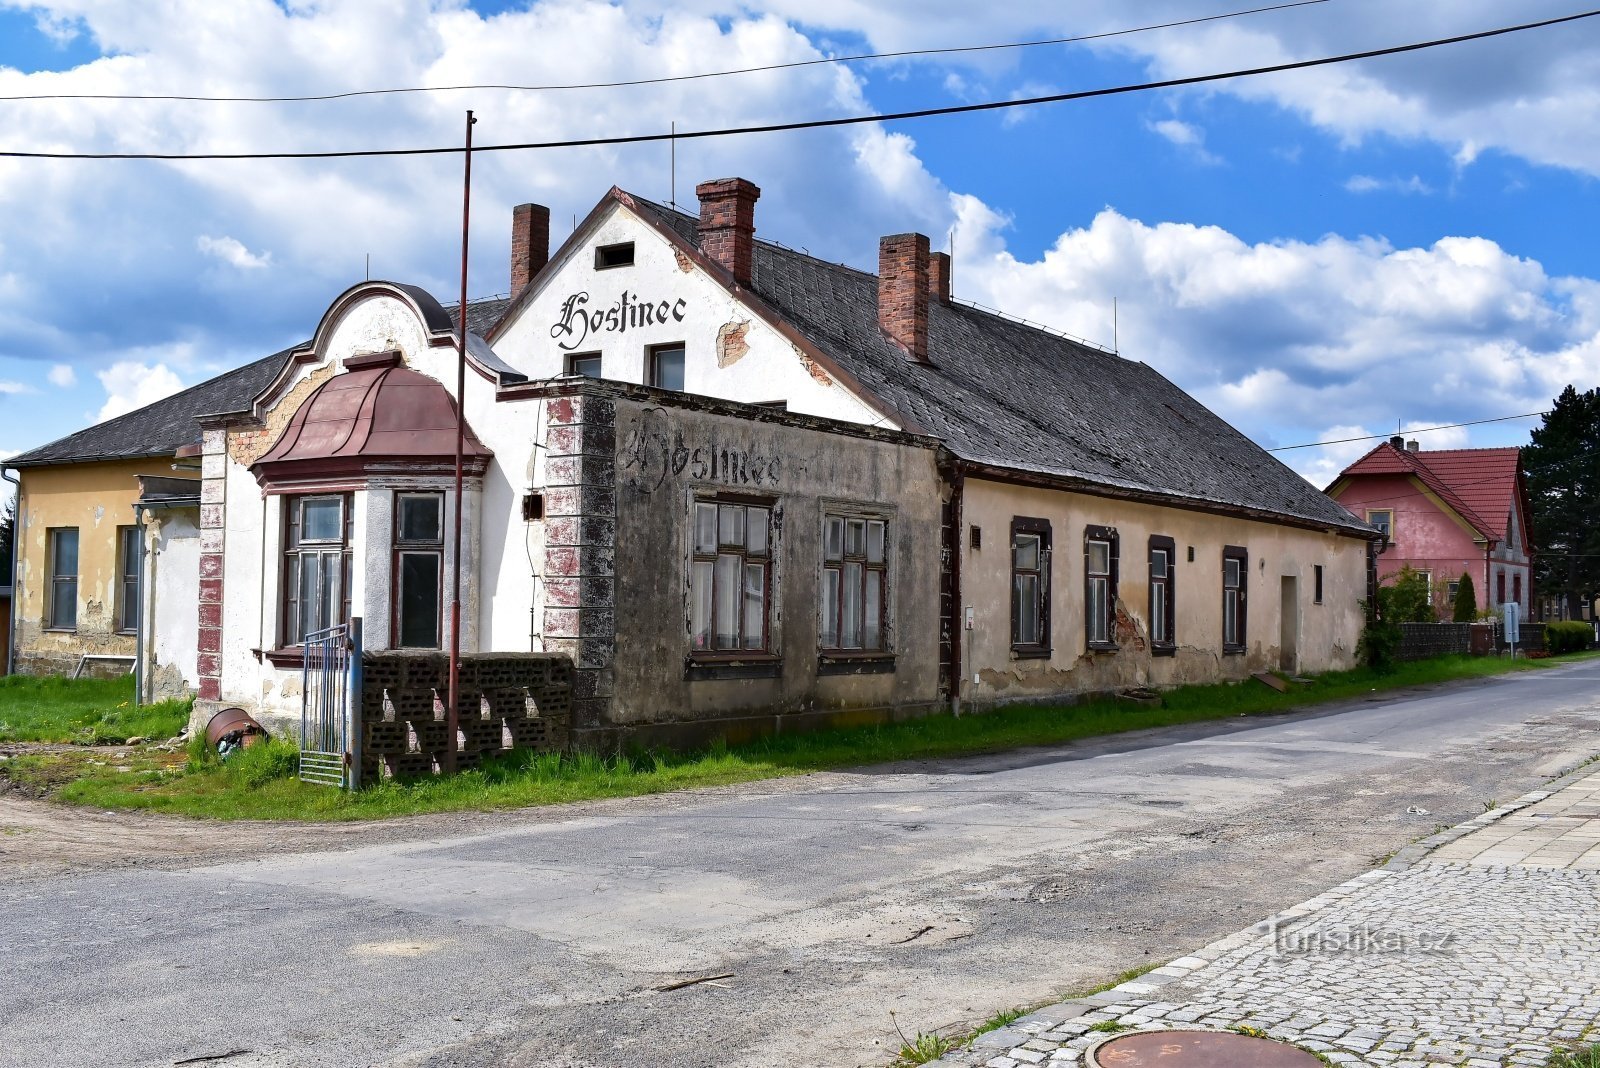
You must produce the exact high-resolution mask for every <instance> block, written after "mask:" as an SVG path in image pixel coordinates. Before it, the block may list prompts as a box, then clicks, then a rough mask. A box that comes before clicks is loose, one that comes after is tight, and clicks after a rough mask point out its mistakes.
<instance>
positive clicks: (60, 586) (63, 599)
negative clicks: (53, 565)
mask: <svg viewBox="0 0 1600 1068" xmlns="http://www.w3.org/2000/svg"><path fill="white" fill-rule="evenodd" d="M50 624H51V626H55V627H62V628H71V627H75V626H77V625H78V584H77V583H76V582H72V581H63V582H57V583H55V585H54V586H53V588H52V590H51V603H50Z"/></svg>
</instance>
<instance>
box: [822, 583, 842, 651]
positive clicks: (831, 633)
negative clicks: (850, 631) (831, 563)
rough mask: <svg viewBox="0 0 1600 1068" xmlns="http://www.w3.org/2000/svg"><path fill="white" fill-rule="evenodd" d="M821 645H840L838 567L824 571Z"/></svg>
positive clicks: (830, 646)
mask: <svg viewBox="0 0 1600 1068" xmlns="http://www.w3.org/2000/svg"><path fill="white" fill-rule="evenodd" d="M821 645H822V647H823V648H824V649H837V648H838V647H839V569H838V568H836V567H829V568H824V569H823V571H822V634H821Z"/></svg>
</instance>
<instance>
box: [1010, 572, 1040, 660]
mask: <svg viewBox="0 0 1600 1068" xmlns="http://www.w3.org/2000/svg"><path fill="white" fill-rule="evenodd" d="M1012 608H1013V612H1012V630H1014V631H1015V632H1016V635H1017V641H1018V642H1020V643H1021V644H1023V645H1037V644H1038V642H1039V630H1040V627H1039V576H1038V575H1027V574H1023V575H1018V576H1017V577H1016V584H1015V587H1014V589H1013V593H1012Z"/></svg>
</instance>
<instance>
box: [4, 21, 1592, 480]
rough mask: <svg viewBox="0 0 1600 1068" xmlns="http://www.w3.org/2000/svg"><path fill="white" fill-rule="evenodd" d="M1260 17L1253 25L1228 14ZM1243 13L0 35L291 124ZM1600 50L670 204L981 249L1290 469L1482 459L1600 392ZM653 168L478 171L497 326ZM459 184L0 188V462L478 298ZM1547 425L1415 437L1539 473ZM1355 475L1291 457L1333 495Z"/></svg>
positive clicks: (1489, 50) (839, 141) (975, 287)
mask: <svg viewBox="0 0 1600 1068" xmlns="http://www.w3.org/2000/svg"><path fill="white" fill-rule="evenodd" d="M1234 6H1237V7H1247V6H1251V5H1246V4H1238V5H1234ZM1229 9H1230V5H1229V4H1227V3H1226V2H1225V0H1223V2H1203V0H1148V2H1146V3H1141V4H1138V5H1128V4H1121V3H1114V2H1111V0H1079V2H1073V3H1061V4H1054V5H1039V4H1004V3H999V4H989V5H972V4H970V3H967V2H965V0H923V2H921V3H901V4H894V3H877V4H873V5H869V6H864V5H861V4H858V3H855V2H853V0H807V2H806V3H800V2H799V0H770V2H769V3H766V4H744V3H730V2H725V0H678V2H674V3H665V2H655V0H650V2H644V0H640V2H630V3H615V4H604V3H598V2H587V0H552V2H539V3H528V2H523V3H499V4H493V5H487V4H477V5H463V4H455V3H443V4H441V3H428V2H426V0H385V2H381V3H379V2H372V3H347V4H340V5H336V6H317V5H311V4H304V3H288V4H284V5H279V4H273V3H270V2H269V0H232V2H230V3H228V4H214V3H208V2H205V0H174V2H173V3H170V4H162V5H138V4H132V3H129V2H119V3H101V2H98V0H60V2H46V3H40V4H27V3H24V4H17V3H14V2H13V0H0V95H12V94H27V93H38V92H146V93H148V92H178V93H210V94H268V95H271V94H285V93H297V92H324V91H339V90H346V89H359V88H374V87H386V86H392V85H401V84H415V85H423V84H428V85H444V84H456V83H463V82H516V83H527V82H564V81H597V80H611V79H622V78H635V77H648V76H658V75H664V74H683V73H690V72H697V71H704V70H708V69H719V68H728V67H742V66H753V65H761V64H766V63H773V62H793V61H799V60H806V59H812V58H816V57H819V56H823V55H839V54H851V53H857V52H864V51H886V50H902V49H915V48H937V47H944V46H959V45H972V44H980V43H991V42H998V41H1008V40H1010V41H1014V40H1027V39H1038V38H1042V37H1057V36H1066V35H1073V34H1079V33H1093V32H1104V31H1107V30H1114V29H1122V28H1126V27H1130V26H1136V25H1140V24H1144V23H1152V22H1161V21H1167V20H1171V19H1181V18H1188V17H1195V16H1199V15H1209V14H1216V13H1219V12H1223V11H1227V10H1229ZM1576 9H1577V6H1575V5H1572V4H1570V3H1567V4H1563V3H1559V2H1555V0H1528V2H1522V3H1517V4H1509V3H1504V2H1491V0H1326V2H1325V3H1321V4H1316V5H1312V6H1308V7H1302V8H1298V9H1295V10H1292V11H1283V12H1277V13H1271V14H1261V15H1253V16H1249V17H1245V18H1240V19H1236V20H1222V21H1217V22H1212V23H1208V24H1205V25H1204V26H1198V27H1185V28H1174V29H1170V30H1165V31H1160V32H1156V33H1148V34H1135V35H1127V36H1122V37H1116V38H1109V39H1104V40H1102V41H1099V42H1096V43H1094V44H1087V45H1070V46H1050V47H1041V48H1031V49H1023V50H1015V51H1006V52H986V53H981V54H975V55H974V54H969V55H963V56H946V57H922V58H916V59H909V60H895V61H889V62H877V63H870V64H865V63H864V64H849V65H833V66H810V67H804V68H800V69H798V70H792V71H787V72H773V73H765V74H758V75H743V76H739V77H735V78H725V79H709V80H700V81H693V82H679V83H675V84H672V85H668V86H658V87H650V88H635V89H616V90H592V91H582V92H564V93H544V94H528V93H522V94H517V93H506V92H499V91H480V92H474V93H439V94H433V95H430V96H426V97H422V96H413V97H384V98H377V99H367V100H358V101H351V102H344V103H321V104H278V105H245V104H233V105H222V104H173V103H150V102H120V103H109V102H87V101H64V102H52V103H39V102H0V108H5V109H6V110H7V112H8V116H7V121H6V122H5V123H4V124H3V125H0V129H3V130H4V131H5V133H4V134H3V135H0V142H4V147H8V148H19V149H22V148H40V147H52V148H76V149H84V150H140V149H147V150H148V149H157V150H170V149H188V150H197V151H198V150H205V149H221V150H250V149H323V148H346V147H375V146H392V145H418V144H447V143H451V142H453V141H455V140H456V139H458V138H459V130H460V122H461V112H462V110H463V109H464V108H466V107H469V106H470V107H473V108H475V109H476V110H477V111H478V112H479V114H480V116H481V117H482V122H481V124H480V126H479V127H478V131H477V136H478V137H479V139H480V142H495V141H518V140H534V139H543V138H548V137H562V136H584V135H587V134H594V133H640V132H654V131H657V130H664V129H665V128H666V127H667V124H668V123H669V122H670V121H673V120H676V121H677V122H678V123H679V125H680V127H681V128H685V129H693V128H706V127H713V126H727V125H742V124H752V123H761V122H773V121H789V120H795V119H802V118H810V117H825V116H832V115H841V114H850V113H857V112H862V111H873V110H879V111H893V110H899V109H905V108H914V107H921V106H938V105H943V104H949V103H957V102H969V101H976V100H986V99H1004V98H1013V97H1020V96H1030V95H1038V94H1044V93H1050V92H1059V91H1069V90H1074V89H1082V88H1092V87H1096V86H1102V85H1111V84H1119V83H1127V82H1136V81H1141V80H1145V79H1150V78H1161V77H1171V76H1176V75H1185V74H1193V73H1203V72H1208V71H1217V70H1225V69H1231V68H1241V67H1248V66H1253V65H1258V64H1261V63H1270V62H1279V61H1282V60H1285V59H1293V58H1304V57H1312V56H1318V55H1327V54H1334V53H1340V52H1347V51H1355V50H1359V49H1364V48H1372V47H1381V46H1384V45H1389V44H1398V43H1404V42H1407V41H1413V40H1421V39H1425V38H1430V37H1438V36H1447V35H1451V34H1455V33H1462V32H1469V31H1472V30H1477V29H1485V28H1490V27H1493V26H1497V25H1504V24H1507V23H1511V22H1516V21H1525V20H1527V19H1532V18H1537V17H1541V16H1547V15H1556V14H1564V13H1567V12H1568V11H1571V10H1576ZM1597 86H1600V19H1595V20H1590V21H1588V22H1583V23H1577V24H1569V25H1567V26H1563V27H1559V28H1555V29H1550V30H1542V31H1534V32H1532V33H1528V34H1525V35H1520V36H1518V37H1516V38H1501V39H1498V40H1494V41H1487V42H1479V43H1473V44H1468V45H1461V46H1455V47H1452V48H1448V49H1444V50H1440V51H1437V52H1430V53H1422V54H1416V55H1411V56H1402V57H1395V58H1389V59H1381V60H1372V61H1367V62H1363V63H1361V64H1355V65H1351V66H1346V67H1338V68H1322V69H1319V70H1316V71H1309V72H1303V73H1297V74H1292V75H1275V76H1270V77H1266V78H1260V79H1253V80H1250V81H1248V82H1244V81H1241V82H1234V83H1221V84H1217V85H1212V86H1209V87H1206V88H1203V89H1188V90H1175V91H1162V92H1154V93H1142V94H1135V95H1129V96H1122V97H1115V98H1108V99H1103V100H1094V101H1086V102H1080V103H1066V104H1055V105H1048V106H1043V107H1038V108H1032V109H1028V110H1026V111H1011V112H1003V113H990V114H982V115H976V116H963V117H956V118H946V119H934V120H926V121H921V122H907V123H897V124H892V125H888V126H884V127H877V126H870V127H856V128H851V129H845V130H831V131H816V132H806V133H797V134H788V135H762V136H757V137H749V138H739V139H727V140H720V141H716V142H710V141H702V142H694V143H684V144H683V145H681V146H680V150H679V155H678V159H679V168H678V188H679V190H680V200H686V199H689V197H690V196H691V195H692V194H691V193H690V192H689V190H690V189H692V186H693V184H694V182H695V181H697V180H700V179H703V178H707V177H720V176H723V175H727V174H741V175H744V176H747V177H750V178H752V179H753V180H755V181H756V182H757V183H758V184H760V185H761V186H762V188H763V197H762V200H761V204H760V207H759V210H758V228H759V230H760V232H761V234H762V235H763V236H767V237H772V238H776V239H778V240H781V241H784V242H785V243H787V244H790V245H794V246H803V247H806V248H808V249H810V250H811V251H812V252H814V253H817V254H819V255H824V256H827V257H829V258H832V259H838V260H844V261H847V262H852V263H856V264H859V265H862V266H869V267H870V266H871V265H872V264H873V262H874V261H875V254H876V240H877V236H878V235H879V234H882V233H892V232H898V231H902V230H906V229H920V230H923V231H924V232H926V233H928V234H930V235H931V236H932V237H933V239H934V241H935V243H936V244H939V245H941V246H942V245H944V244H945V243H946V242H948V241H949V240H950V238H951V233H952V230H953V231H954V241H955V247H956V267H955V279H956V290H957V293H958V295H961V296H965V297H968V298H971V299H975V300H978V301H980V302H982V303H984V304H987V305H991V306H997V307H1000V308H1003V309H1005V310H1007V311H1010V312H1014V313H1016V314H1019V315H1023V316H1026V317H1028V318H1031V319H1034V320H1037V321H1041V322H1045V323H1049V324H1051V325H1054V326H1057V327H1060V328H1062V329H1066V330H1068V331H1070V332H1072V333H1075V334H1078V335H1081V336H1084V337H1087V338H1089V339H1091V340H1095V341H1099V342H1102V343H1106V344H1109V343H1110V342H1111V339H1112V327H1111V310H1110V309H1111V304H1112V301H1113V300H1115V301H1116V303H1117V308H1118V316H1117V318H1118V330H1117V333H1118V340H1119V342H1120V347H1121V350H1122V352H1123V354H1124V355H1126V356H1129V357H1130V358H1135V359H1141V360H1145V361H1146V362H1148V363H1151V364H1152V365H1154V366H1155V367H1157V368H1158V369H1159V370H1161V371H1162V372H1163V373H1165V374H1167V375H1168V376H1169V377H1171V378H1173V379H1174V380H1175V381H1177V382H1178V383H1179V384H1180V385H1182V386H1184V387H1185V388H1187V389H1189V390H1190V391H1191V392H1193V393H1195V394H1196V395H1197V396H1198V397H1199V398H1200V399H1201V400H1202V401H1203V402H1205V403H1206V404H1208V405H1210V406H1211V407H1213V408H1214V409H1216V410H1217V411H1219V412H1220V413H1221V414H1222V415H1223V416H1225V417H1226V418H1228V419H1229V420H1230V421H1232V422H1233V423H1235V425H1237V426H1239V427H1240V428H1241V429H1242V430H1244V431H1245V432H1246V433H1248V434H1250V435H1251V436H1252V437H1254V438H1255V439H1256V440H1258V441H1261V442H1263V443H1264V444H1268V445H1282V444H1294V443H1299V442H1305V441H1313V440H1323V439H1326V438H1332V437H1347V436H1352V435H1355V434H1362V433H1378V432H1386V431H1391V430H1392V429H1393V428H1394V426H1395V425H1396V422H1397V421H1399V422H1400V423H1402V424H1404V425H1406V426H1408V427H1418V426H1431V425H1435V424H1438V423H1449V422H1457V421H1460V420H1467V419H1482V418H1489V417H1494V416H1500V415H1507V414H1512V413H1517V412H1526V411H1533V410H1536V409H1538V408H1540V407H1542V406H1544V405H1545V404H1546V403H1547V402H1548V400H1549V398H1550V397H1552V396H1554V394H1555V393H1556V392H1558V391H1559V389H1560V388H1561V387H1562V386H1563V385H1565V384H1567V383H1568V382H1572V383H1574V384H1576V385H1577V386H1578V387H1579V388H1588V387H1591V386H1594V385H1596V384H1600V282H1597V281H1596V279H1600V264H1596V263H1595V262H1594V261H1595V256H1594V252H1593V248H1594V242H1593V224H1592V220H1593V219H1594V217H1595V207H1596V203H1595V201H1596V187H1595V178H1596V175H1597V174H1600V145H1597V144H1596V143H1595V139H1594V138H1593V135H1592V131H1593V129H1594V128H1595V125H1596V122H1597V120H1600V90H1597V88H1596V87H1597ZM666 163H667V161H666V152H665V150H664V149H662V148H660V147H659V146H641V147H638V148H620V149H614V150H583V151H563V152H557V153H546V154H541V155H536V154H521V155H512V154H505V155H501V156H496V157H487V156H486V157H481V159H480V164H479V169H478V171H477V176H478V181H477V184H476V188H475V207H474V218H475V226H474V237H473V240H474V248H475V253H474V257H473V278H474V284H473V286H472V289H473V291H474V292H475V293H477V294H489V293H493V292H497V291H502V290H504V288H505V285H506V283H505V278H504V275H505V258H506V241H507V230H508V222H509V211H510V206H511V205H512V204H514V203H517V202H519V201H523V200H535V201H539V202H542V203H546V204H549V205H551V206H552V208H553V209H554V212H555V218H556V220H557V225H556V231H557V232H556V234H555V235H554V236H555V239H556V240H558V241H559V240H560V239H561V238H562V237H563V236H564V232H563V231H564V229H565V227H564V226H562V225H561V223H562V221H563V220H570V218H571V217H572V216H573V215H578V216H581V215H582V214H583V213H584V212H585V211H587V209H588V208H589V207H590V206H591V205H592V204H593V202H594V201H595V200H596V199H597V198H598V196H599V195H600V194H601V192H603V190H604V189H605V188H606V187H607V186H609V185H611V184H612V183H616V184H619V185H622V186H623V187H625V188H629V189H633V190H635V191H637V192H640V193H643V194H645V195H650V196H656V197H660V198H663V199H664V198H665V197H666V196H667V190H668V173H667V166H666ZM458 181H459V165H458V162H457V161H456V160H454V159H449V158H444V159H438V160H433V159H418V160H394V161H366V160H364V161H337V162H317V163H270V164H244V163H219V164H202V163H194V164H165V163H151V162H132V163H111V162H78V163H43V162H29V161H0V423H3V426H0V450H4V451H7V452H10V451H16V450H21V449H25V448H28V447H31V446H33V445H37V444H40V443H42V442H44V441H47V440H50V439H52V438H55V437H58V436H60V435H62V434H65V433H69V432H71V431H72V430H75V429H78V428H80V427H81V426H83V425H86V424H88V423H90V422H93V421H95V420H96V419H97V418H100V417H102V416H106V415H110V414H115V413H117V412H120V411H125V410H128V409H129V408H131V407H133V406H136V405H138V404H140V403H146V402H148V401H150V400H153V399H155V398H157V397H159V396H161V395H163V394H164V393H167V392H171V391H172V390H174V389H177V388H180V387H181V386H184V385H189V384H193V383H194V382H197V381H200V380H202V379H204V378H206V377H210V376H211V375H213V374H216V373H218V372H219V371H221V370H224V369H226V368H228V367H230V366H235V365H237V364H239V363H243V362H245V361H247V360H251V359H254V358H256V357H258V356H260V355H263V354H265V353H268V352H271V351H275V350H276V349H278V348H281V347H282V346H283V345H285V344H288V343H291V342H294V341H296V340H299V339H301V338H303V337H305V336H306V335H308V334H309V332H310V330H311V329H312V328H313V326H314V325H315V322H316V319H317V317H318V315H319V314H320V313H321V311H322V310H323V308H325V307H326V305H327V303H328V302H329V301H330V300H331V299H332V298H333V297H334V296H335V295H336V294H337V293H338V292H340V291H341V290H342V289H344V288H345V287H346V286H347V285H349V284H350V283H351V282H353V281H357V280H359V279H360V277H361V276H362V271H363V269H364V260H365V257H366V255H367V254H368V253H370V254H371V255H372V257H373V263H374V267H373V273H374V275H375V276H381V277H391V278H397V279H400V280H404V281H413V282H416V283H418V284H422V285H424V286H427V287H429V288H432V289H434V290H435V292H437V293H439V294H440V295H441V296H443V295H445V294H448V293H451V292H453V290H454V282H453V280H452V272H453V261H454V257H455V254H456V240H457V235H458V233H459V227H458V224H457V222H456V218H457V216H456V211H457V210H458V205H459V191H458V188H457V184H456V183H457V182H458ZM1528 425H1529V424H1528V423H1527V422H1522V423H1506V424H1495V425H1491V426H1487V427H1481V428H1473V429H1472V430H1470V431H1468V430H1457V431H1449V432H1437V433H1433V434H1429V435H1426V436H1425V437H1424V441H1425V444H1426V445H1428V446H1432V447H1460V446H1462V445H1468V444H1471V445H1485V444H1507V443H1518V442H1521V441H1523V440H1526V430H1527V427H1528ZM1361 451H1363V446H1360V445H1348V446H1341V447H1335V448H1329V449H1316V450H1304V451H1300V452H1295V453H1289V454H1285V458H1286V459H1287V460H1289V461H1290V462H1291V463H1292V464H1293V465H1294V466H1296V467H1297V469H1299V470H1301V471H1302V472H1303V473H1305V474H1306V475H1307V477H1309V478H1312V479H1313V480H1314V481H1318V482H1323V481H1326V480H1327V478H1329V477H1331V475H1332V474H1334V473H1336V472H1337V470H1338V468H1339V467H1340V466H1341V465H1342V464H1343V463H1345V462H1348V460H1349V459H1352V458H1353V457H1354V456H1355V455H1359V453H1360V452H1361Z"/></svg>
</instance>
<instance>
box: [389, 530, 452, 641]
mask: <svg viewBox="0 0 1600 1068" xmlns="http://www.w3.org/2000/svg"><path fill="white" fill-rule="evenodd" d="M441 560H442V557H441V555H440V554H439V553H437V552H431V553H428V552H422V553H401V554H400V596H399V598H398V601H399V607H400V625H399V627H398V630H399V633H400V644H401V646H402V647H405V648H413V649H436V648H438V646H439V593H440V590H439V570H440V566H439V565H440V563H441Z"/></svg>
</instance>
